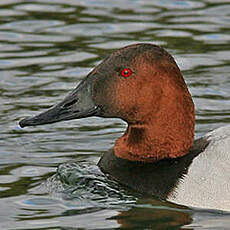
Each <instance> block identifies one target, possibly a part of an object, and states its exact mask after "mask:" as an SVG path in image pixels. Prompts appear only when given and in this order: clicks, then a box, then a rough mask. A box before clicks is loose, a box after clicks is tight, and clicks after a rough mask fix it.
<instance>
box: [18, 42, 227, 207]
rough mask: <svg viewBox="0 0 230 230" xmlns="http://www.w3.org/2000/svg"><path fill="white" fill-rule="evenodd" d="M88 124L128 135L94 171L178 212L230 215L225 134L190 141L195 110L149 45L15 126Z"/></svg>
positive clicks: (169, 66) (121, 54)
mask: <svg viewBox="0 0 230 230" xmlns="http://www.w3.org/2000/svg"><path fill="white" fill-rule="evenodd" d="M89 116H99V117H114V118H121V119H122V120H124V121H125V122H127V124H128V127H127V130H126V131H125V133H124V135H123V136H121V137H120V138H118V140H117V141H116V142H115V145H114V148H113V149H111V150H109V151H108V152H106V153H104V155H103V156H102V157H101V159H100V161H99V163H98V166H99V168H100V169H101V171H102V172H104V173H105V174H107V175H109V176H110V177H112V178H113V179H115V180H116V181H118V182H119V183H120V184H122V185H124V186H127V187H128V188H131V189H133V190H135V191H137V192H139V193H142V194H144V195H146V196H154V197H157V198H159V199H162V200H167V201H170V202H174V203H177V204H181V205H186V206H193V207H200V208H208V209H220V210H228V211H230V167H229V165H230V154H228V152H229V151H230V150H229V149H230V148H229V146H230V144H229V143H230V127H229V126H227V127H223V128H219V129H216V130H214V131H213V132H210V133H208V134H206V135H205V136H204V137H202V138H200V139H197V140H195V141H194V125H195V115H194V104H193V101H192V97H191V95H190V93H189V91H188V89H187V86H186V84H185V82H184V79H183V76H182V74H181V72H180V69H179V68H178V66H177V64H176V62H175V61H174V59H173V57H172V56H171V55H170V54H169V53H168V52H167V51H165V50H164V49H163V48H161V47H159V46H156V45H153V44H147V43H140V44H134V45H130V46H126V47H124V48H121V49H118V50H116V51H115V52H113V53H112V54H111V55H110V56H109V57H108V58H106V59H105V60H104V61H103V62H102V63H101V64H99V65H98V66H97V67H95V68H94V69H93V70H92V72H90V73H89V74H88V75H87V77H86V78H85V79H84V80H82V81H81V83H80V84H79V85H78V86H77V87H76V88H75V89H74V90H73V91H72V92H71V93H70V94H69V95H67V97H66V98H65V99H64V100H63V101H62V102H60V103H58V104H57V105H55V106H53V107H52V108H51V109H49V110H48V111H45V112H43V113H41V114H39V115H37V116H34V117H29V118H25V119H23V120H21V121H20V122H19V125H20V126H21V127H25V126H36V125H43V124H49V123H54V122H58V121H64V120H71V119H77V118H84V117H89Z"/></svg>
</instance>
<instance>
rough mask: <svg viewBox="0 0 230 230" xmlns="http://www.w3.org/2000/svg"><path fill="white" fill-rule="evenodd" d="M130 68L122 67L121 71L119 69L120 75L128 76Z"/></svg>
mask: <svg viewBox="0 0 230 230" xmlns="http://www.w3.org/2000/svg"><path fill="white" fill-rule="evenodd" d="M132 73H133V72H132V70H131V69H129V68H124V69H123V70H122V71H121V76H122V77H129V76H130V75H132Z"/></svg>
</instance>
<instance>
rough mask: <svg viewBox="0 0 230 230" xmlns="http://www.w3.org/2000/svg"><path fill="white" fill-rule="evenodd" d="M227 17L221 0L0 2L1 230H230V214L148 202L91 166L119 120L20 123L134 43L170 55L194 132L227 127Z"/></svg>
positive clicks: (229, 19)
mask: <svg viewBox="0 0 230 230" xmlns="http://www.w3.org/2000/svg"><path fill="white" fill-rule="evenodd" d="M229 12H230V3H229V2H228V1H224V0H220V1H214V0H202V1H195V0H194V1H189V0H186V1H179V0H173V1H171V0H165V1H160V0H159V1H152V2H151V1H147V0H144V1H133V0H132V1H131V0H125V1H120V0H119V1H105V0H86V1H75V0H69V1H64V0H54V1H48V0H36V1H19V0H10V1H9V0H1V1H0V76H1V77H0V94H1V97H0V103H1V107H0V108H1V109H0V113H1V114H0V115H1V120H0V126H1V127H0V132H1V139H0V150H1V153H0V206H1V209H0V228H1V229H51V228H53V229H61V228H62V229H77V228H85V229H114V228H119V227H123V228H134V229H137V228H138V229H146V228H147V229H178V228H180V227H181V228H183V229H211V228H212V229H227V228H228V227H229V226H230V218H229V214H228V213H223V212H217V211H214V210H213V211H209V212H207V211H204V210H190V209H188V208H183V207H179V206H175V205H172V204H168V203H165V202H159V201H156V200H153V199H151V200H146V199H143V198H142V197H139V195H138V194H133V192H132V191H127V190H126V189H124V188H122V187H120V186H119V185H117V184H116V183H114V182H112V181H110V180H109V179H107V178H106V177H105V176H104V175H103V174H101V173H100V171H99V170H98V168H97V167H96V166H95V165H96V163H97V161H98V159H99V157H100V155H101V153H103V152H104V151H106V150H107V149H109V148H110V147H111V146H112V144H113V142H114V140H115V139H116V138H117V137H118V136H120V135H121V133H122V131H123V130H124V127H125V124H123V123H122V122H121V121H120V120H117V119H99V118H88V119H82V120H77V121H70V122H64V123H58V124H55V125H47V126H42V127H36V128H29V129H23V130H20V129H18V128H17V127H16V123H17V121H18V120H19V119H21V118H22V117H24V116H27V115H33V114H35V113H37V112H38V111H42V110H43V109H45V108H48V107H49V106H51V105H52V104H54V103H56V102H57V101H59V100H60V99H61V98H63V97H64V95H65V94H66V93H67V92H68V91H69V90H70V89H72V88H74V87H75V86H76V85H77V83H78V82H79V81H80V79H82V78H83V77H84V76H85V75H86V74H87V73H88V72H89V71H90V70H91V68H92V67H93V66H95V65H96V64H98V63H99V62H100V61H101V60H102V59H103V58H104V57H106V55H107V54H108V53H110V52H111V51H112V50H113V49H115V48H119V47H122V46H124V45H127V44H131V43H135V42H153V43H155V44H158V45H162V46H163V47H164V48H166V49H167V50H168V51H169V52H170V53H171V54H173V56H174V57H175V58H176V60H177V62H178V64H179V66H180V68H181V69H182V70H183V74H184V77H185V80H186V82H187V84H188V86H189V89H190V91H191V93H192V95H193V98H194V101H195V104H196V115H197V116H196V124H197V125H196V136H201V135H202V134H204V133H206V132H207V131H209V130H212V129H214V128H216V127H219V126H221V125H225V124H226V123H229V122H230V120H229V115H230V100H229V99H230V90H229V89H230V80H229V79H230V78H229V59H230V48H229V43H230V35H229V26H230V13H229ZM73 162H75V163H73ZM58 166H59V167H58ZM56 170H57V173H55V172H56ZM60 172H61V174H60ZM71 175H72V177H71ZM73 175H74V177H73Z"/></svg>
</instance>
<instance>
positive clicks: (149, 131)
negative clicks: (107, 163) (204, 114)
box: [114, 110, 194, 162]
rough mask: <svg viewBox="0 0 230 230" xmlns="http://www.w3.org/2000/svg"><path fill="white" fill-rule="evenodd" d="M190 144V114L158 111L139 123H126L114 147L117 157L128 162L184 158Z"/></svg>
mask: <svg viewBox="0 0 230 230" xmlns="http://www.w3.org/2000/svg"><path fill="white" fill-rule="evenodd" d="M193 141H194V114H193V111H192V110H190V111H189V110H187V111H186V110H185V111H183V112H182V113H179V112H177V111H170V112H168V113H164V112H163V113H162V112H159V113H158V114H157V116H155V117H154V116H153V117H152V118H151V119H148V121H146V122H144V123H141V124H128V127H127V130H126V132H125V133H124V135H123V136H122V137H120V138H119V139H118V140H117V141H116V143H115V146H114V153H115V155H116V156H117V157H119V158H123V159H127V160H130V161H143V162H155V161H158V160H161V159H167V158H176V157H181V156H184V155H185V154H187V153H188V151H189V149H190V148H191V147H192V144H193Z"/></svg>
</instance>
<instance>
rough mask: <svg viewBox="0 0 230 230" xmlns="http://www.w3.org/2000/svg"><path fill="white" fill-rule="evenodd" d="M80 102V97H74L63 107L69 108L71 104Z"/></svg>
mask: <svg viewBox="0 0 230 230" xmlns="http://www.w3.org/2000/svg"><path fill="white" fill-rule="evenodd" d="M77 102H78V99H73V100H72V101H70V102H67V103H66V104H64V105H63V108H67V107H70V106H71V105H73V104H75V103H77Z"/></svg>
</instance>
